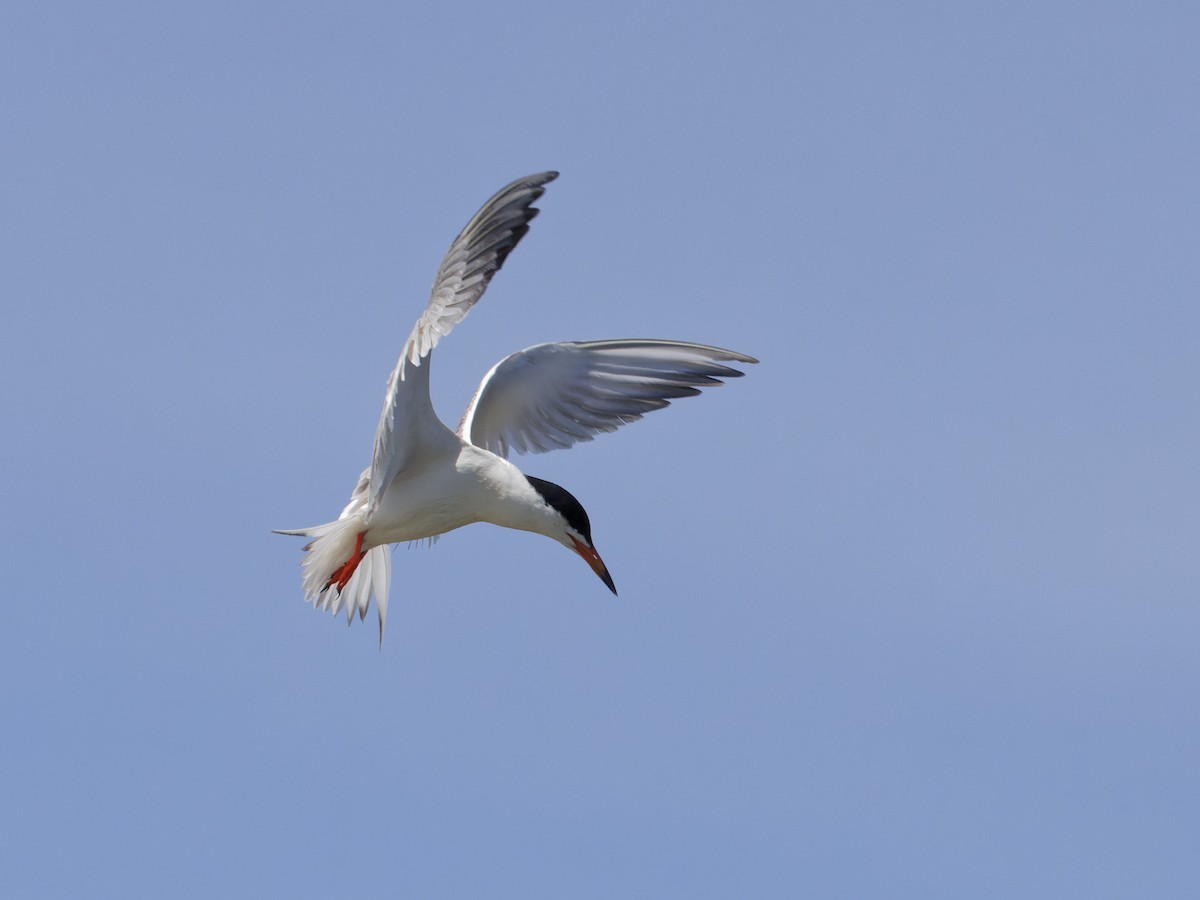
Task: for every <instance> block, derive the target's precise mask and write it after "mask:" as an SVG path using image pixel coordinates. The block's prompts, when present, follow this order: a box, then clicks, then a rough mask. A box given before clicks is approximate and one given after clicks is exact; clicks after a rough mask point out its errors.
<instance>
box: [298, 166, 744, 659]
mask: <svg viewBox="0 0 1200 900" xmlns="http://www.w3.org/2000/svg"><path fill="white" fill-rule="evenodd" d="M557 177H558V173H557V172H542V173H540V174H538V175H530V176H528V177H527V178H520V179H518V180H516V181H514V182H513V183H512V184H510V185H508V186H507V187H505V188H503V189H502V190H501V191H500V192H499V193H497V194H496V195H495V196H494V197H492V199H490V200H489V201H488V202H487V203H485V204H484V205H483V208H482V209H480V210H479V212H477V213H476V214H475V216H474V218H472V219H471V221H470V222H468V223H467V226H466V227H465V228H464V229H463V230H462V233H461V234H459V235H458V237H457V238H455V240H454V242H453V243H452V244H451V245H450V249H449V250H448V251H447V252H446V256H445V258H444V259H443V260H442V265H441V267H440V268H439V269H438V274H437V278H436V279H435V280H434V283H433V293H432V296H431V297H430V298H429V304H428V306H427V307H426V309H425V311H424V312H423V313H422V314H421V317H420V318H419V319H418V320H417V324H416V325H415V327H414V328H413V330H412V333H411V334H410V335H409V337H408V340H407V341H406V342H405V344H404V350H403V352H402V353H401V354H400V359H399V361H398V362H397V363H396V367H395V369H394V370H393V371H392V373H391V375H390V376H389V377H388V382H387V393H386V395H385V399H384V403H383V413H382V415H381V416H380V419H379V425H378V427H377V429H376V431H375V447H374V452H373V453H372V456H371V464H370V466H368V467H367V469H366V470H364V471H363V473H362V475H361V476H360V477H359V479H358V484H357V486H356V487H355V488H354V492H353V494H351V496H350V502H349V503H348V504H347V505H346V508H345V509H343V510H342V514H341V515H340V516H339V517H338V518H337V519H336V520H335V521H333V522H328V523H326V524H324V525H316V526H313V527H311V528H299V529H294V530H281V531H278V532H277V533H278V534H288V535H298V536H302V537H306V538H310V539H311V540H310V541H309V543H308V544H307V545H305V547H304V550H305V551H306V554H305V557H304V559H303V562H302V563H301V567H302V581H303V588H304V594H305V599H306V600H307V601H309V602H310V603H312V604H313V605H314V606H315V607H316V608H318V609H323V610H329V611H331V612H333V613H334V614H335V615H336V614H337V612H338V611H339V610H340V609H343V608H344V609H345V611H346V619H347V621H353V619H354V615H355V613H357V614H358V617H359V618H360V619H362V618H365V617H366V614H367V608H368V606H369V605H370V602H371V599H372V597H373V598H374V599H375V606H376V610H377V611H378V614H379V640H380V644H381V645H382V643H383V629H384V625H385V623H386V620H387V606H388V592H389V589H390V583H391V556H390V554H389V545H391V544H395V543H400V542H405V541H419V540H424V539H429V540H431V541H432V540H434V539H436V538H437V537H438V536H439V535H442V534H445V533H446V532H448V531H453V530H454V529H456V528H462V527H463V526H464V525H470V524H472V523H474V522H490V523H492V524H493V525H502V526H504V527H505V528H515V529H519V530H521V531H531V532H533V533H534V534H544V535H545V536H546V537H548V538H552V539H554V540H556V541H558V542H559V543H560V544H562V545H563V546H565V547H567V548H568V549H569V550H571V551H573V552H575V553H577V554H579V556H581V557H582V558H583V559H584V561H586V562H587V564H588V565H589V566H590V567H591V569H592V571H593V572H595V573H596V575H598V576H599V578H600V580H601V581H603V582H604V584H605V585H606V586H607V587H608V589H609V590H611V591H612V592H613V593H614V594H616V592H617V588H616V586H615V585H614V584H613V580H612V576H611V575H609V573H608V568H607V567H606V566H605V565H604V561H603V560H602V559H601V558H600V554H599V553H598V552H597V551H596V547H595V545H594V544H593V542H592V529H591V523H590V522H589V520H588V515H587V513H586V512H585V511H584V508H583V505H582V504H581V503H580V502H579V501H578V500H576V499H575V497H573V496H572V495H571V494H570V493H569V492H568V491H567V490H565V489H564V488H562V487H559V486H558V485H557V484H553V483H551V482H549V481H544V480H542V479H540V478H534V477H533V476H530V475H525V474H523V473H522V472H521V470H520V469H518V468H517V467H516V466H515V465H513V464H512V463H511V462H509V461H508V458H507V457H508V454H509V452H510V451H515V452H517V453H545V452H547V451H549V450H555V449H559V448H567V447H571V446H572V445H574V444H576V443H579V442H581V441H590V440H592V438H593V437H594V436H595V435H597V434H600V433H602V432H607V431H615V430H616V429H617V428H619V427H620V426H622V425H625V424H627V423H629V422H635V421H637V420H638V419H640V418H641V417H642V416H643V415H644V414H645V413H648V412H650V411H652V410H656V409H662V408H663V407H665V406H668V405H669V403H670V401H671V400H674V399H677V398H680V397H691V396H694V395H696V394H698V393H700V388H704V387H710V386H713V385H718V384H721V383H722V381H721V379H724V378H734V377H737V376H740V375H742V374H743V373H742V372H740V371H738V370H737V369H734V368H730V367H729V366H727V365H725V363H728V362H737V363H755V362H757V360H756V359H754V358H753V357H750V356H746V355H744V354H742V353H735V352H734V351H732V350H723V349H721V348H720V347H710V346H707V345H705V344H692V343H687V342H684V341H662V340H649V339H645V338H632V339H623V340H609V341H583V342H579V341H567V342H561V343H549V344H536V345H535V346H532V347H528V348H526V349H524V350H521V351H519V352H517V353H513V354H512V355H510V356H507V357H505V358H504V359H502V360H501V361H500V362H498V363H496V365H494V366H492V368H491V370H490V371H489V372H488V373H487V374H486V375H484V377H483V381H481V382H480V384H479V387H478V388H477V389H476V391H475V396H474V397H473V398H472V399H471V402H470V404H469V405H468V406H467V410H466V412H465V413H464V414H463V417H462V421H460V422H459V424H458V428H457V429H456V430H451V429H450V428H448V427H446V425H444V424H443V423H442V421H441V420H440V419H439V418H438V417H437V414H436V413H435V412H434V410H433V404H432V402H431V401H430V398H429V368H430V361H431V359H432V353H433V349H434V347H436V346H437V343H438V341H440V340H441V339H442V338H443V337H445V336H446V335H447V334H449V333H450V330H451V329H452V328H453V327H454V326H455V325H457V324H458V323H459V322H461V321H462V320H463V318H464V317H465V316H466V314H467V313H468V312H469V311H470V309H471V307H473V306H474V305H475V304H476V303H478V302H479V298H480V297H482V296H483V292H484V290H485V289H486V288H487V286H488V283H489V282H490V281H491V280H492V277H493V276H494V275H495V274H496V273H497V272H498V271H500V267H501V266H502V265H503V264H504V261H505V260H506V259H507V258H508V255H509V253H511V252H512V250H513V248H514V247H516V246H517V244H518V243H519V242H520V240H521V238H523V237H524V236H525V234H526V232H528V231H529V223H530V222H531V221H532V220H533V218H534V217H535V216H536V215H537V214H538V210H537V209H536V208H535V207H534V206H533V203H535V202H536V201H537V200H538V198H539V197H541V196H542V194H543V193H545V190H546V185H547V184H549V183H550V182H551V181H553V180H554V179H555V178H557Z"/></svg>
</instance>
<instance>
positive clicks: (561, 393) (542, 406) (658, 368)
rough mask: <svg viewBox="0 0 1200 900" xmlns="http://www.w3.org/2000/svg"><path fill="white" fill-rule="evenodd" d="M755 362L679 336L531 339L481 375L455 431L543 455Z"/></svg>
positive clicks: (502, 451)
mask: <svg viewBox="0 0 1200 900" xmlns="http://www.w3.org/2000/svg"><path fill="white" fill-rule="evenodd" d="M731 361H732V362H739V363H755V362H758V360H756V359H754V358H753V357H750V356H745V355H744V354H741V353H735V352H734V351H732V350H722V349H721V348H720V347H709V346H706V345H704V344H689V343H685V342H683V341H655V340H644V339H630V340H618V341H587V342H567V343H561V344H538V345H536V346H534V347H530V348H528V349H526V350H522V351H520V352H519V353H514V354H512V355H511V356H508V357H506V358H504V359H502V360H501V361H500V362H499V363H497V364H496V365H495V366H493V367H492V370H491V371H490V372H488V373H487V375H485V376H484V378H483V381H482V382H481V383H480V385H479V388H478V390H476V392H475V396H474V398H472V400H471V404H470V406H468V407H467V411H466V412H465V413H464V414H463V418H462V421H461V422H460V423H459V426H458V433H459V435H460V436H461V437H462V438H464V439H465V440H468V441H470V442H471V443H472V444H475V445H476V446H478V447H484V448H486V449H488V450H491V451H492V452H493V453H496V454H498V455H500V456H507V455H508V453H509V451H510V450H512V451H515V452H517V453H545V452H547V451H549V450H557V449H560V448H566V447H570V446H573V445H574V444H577V443H579V442H580V441H590V440H591V439H592V438H593V437H594V436H595V435H597V434H599V433H600V432H602V431H615V430H616V429H618V428H620V427H621V426H622V425H624V424H625V423H627V422H636V421H637V420H638V419H640V418H641V417H642V416H643V415H645V414H646V413H648V412H650V411H651V410H655V409H662V408H663V407H664V406H668V405H669V404H670V401H671V400H674V399H675V398H677V397H693V396H695V395H696V394H699V393H700V389H701V388H704V387H709V386H711V385H715V384H721V379H722V378H736V377H738V376H740V375H741V374H742V373H741V372H739V371H738V370H737V369H733V368H730V367H729V366H726V365H723V363H726V362H731Z"/></svg>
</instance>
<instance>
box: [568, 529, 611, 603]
mask: <svg viewBox="0 0 1200 900" xmlns="http://www.w3.org/2000/svg"><path fill="white" fill-rule="evenodd" d="M571 543H572V544H574V545H575V552H576V553H578V554H579V555H580V556H582V557H583V561H584V562H586V563H587V564H588V565H589V566H591V567H592V571H593V572H595V573H596V575H597V576H599V578H600V580H601V581H603V582H604V583H605V584H606V585H608V589H609V590H610V591H612V592H613V594H614V595H616V593H617V586H616V585H615V584H613V580H612V576H611V575H609V574H608V566H606V565H604V560H602V559H601V558H600V554H599V553H597V552H596V548H595V547H589V546H588V545H587V544H585V543H584V542H583V541H580V540H577V539H576V538H574V537H571Z"/></svg>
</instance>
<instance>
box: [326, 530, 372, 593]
mask: <svg viewBox="0 0 1200 900" xmlns="http://www.w3.org/2000/svg"><path fill="white" fill-rule="evenodd" d="M366 534H367V533H366V532H365V531H360V532H359V533H358V537H357V538H355V539H354V552H353V553H351V554H350V558H349V559H348V560H346V561H345V562H344V563H342V565H341V566H339V567H338V568H337V569H335V570H334V572H333V574H332V575H330V576H329V580H328V581H327V582H325V590H329V588H330V586H332V585H334V584H336V585H337V589H338V590H339V591H340V590H342V589H343V588H345V587H346V585H347V584H349V582H350V579H351V577H353V575H354V570H355V569H357V568H358V564H359V563H360V562H362V560H363V557H364V556H366V555H367V554H365V553H363V548H362V544H363V538H364V537H365V536H366Z"/></svg>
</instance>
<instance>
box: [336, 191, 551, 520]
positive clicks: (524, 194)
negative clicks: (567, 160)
mask: <svg viewBox="0 0 1200 900" xmlns="http://www.w3.org/2000/svg"><path fill="white" fill-rule="evenodd" d="M557 177H558V173H557V172H542V173H541V174H539V175H530V176H528V177H526V178H520V179H518V180H517V181H514V182H513V183H512V184H510V185H509V186H508V187H506V188H504V189H503V190H501V191H500V192H499V193H497V194H496V195H495V196H494V197H492V199H491V200H489V201H488V202H487V203H485V204H484V205H483V208H482V209H480V210H479V212H477V213H476V214H475V216H474V218H472V219H471V221H470V222H468V223H467V227H466V228H464V229H463V230H462V232H461V233H460V234H459V235H458V237H456V238H455V239H454V243H452V244H451V245H450V249H449V250H447V251H446V256H445V258H444V259H442V265H441V268H439V269H438V274H437V278H436V279H434V282H433V293H432V294H431V296H430V298H429V306H428V307H426V309H425V311H424V312H423V313H421V317H420V318H419V319H418V320H417V324H416V325H415V326H414V327H413V330H412V334H410V335H409V337H408V340H407V341H406V342H405V344H404V350H403V352H402V353H401V354H400V360H399V362H397V363H396V368H395V369H394V370H393V371H392V374H391V375H390V376H389V377H388V383H387V394H386V396H385V398H384V402H383V413H382V415H381V416H380V417H379V427H378V428H377V429H376V431H375V451H374V454H373V455H372V457H371V467H370V470H369V472H370V474H369V476H368V479H367V482H368V483H367V485H366V486H365V490H366V507H367V509H366V521H367V523H368V524H369V523H370V521H371V517H372V516H373V515H374V513H375V510H376V509H377V508H378V506H379V500H380V498H382V497H383V494H384V492H385V491H386V490H387V487H388V485H389V484H390V483H391V481H392V479H393V478H395V477H396V474H397V473H398V472H400V471H401V470H402V469H403V468H404V466H405V464H406V462H407V461H408V460H410V459H411V458H412V457H413V456H414V455H415V454H416V453H418V452H419V451H420V448H421V446H422V442H423V441H425V440H427V439H429V437H430V435H431V434H435V433H436V432H437V431H439V430H440V429H441V427H442V426H441V423H440V422H438V420H437V415H436V414H435V413H434V411H433V404H432V403H431V402H430V399H429V364H428V357H429V354H430V352H431V351H432V350H433V348H434V347H435V346H436V345H437V342H438V341H439V340H441V339H442V338H443V337H444V336H445V335H447V334H449V333H450V330H451V329H452V328H453V327H454V326H455V325H457V324H458V323H459V322H461V321H462V320H463V317H464V316H466V314H467V312H468V311H469V310H470V309H471V307H472V306H474V305H475V303H477V302H478V300H479V298H480V297H482V296H483V292H484V290H486V289H487V286H488V282H490V281H491V280H492V276H493V275H495V274H496V273H497V272H499V271H500V267H501V266H502V265H504V260H505V259H507V258H508V254H509V253H511V252H512V250H513V248H514V247H516V246H517V244H518V243H519V242H520V240H521V238H523V237H524V236H525V233H526V232H527V231H529V223H530V222H531V221H532V220H533V218H534V216H536V215H537V214H538V211H537V209H535V208H534V207H533V205H532V204H533V203H534V202H536V201H537V199H538V198H539V197H541V196H542V194H543V193H545V190H546V187H545V186H546V185H547V184H549V183H550V182H551V181H553V180H554V179H555V178H557ZM422 361H425V364H424V365H422ZM352 502H353V501H352Z"/></svg>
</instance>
